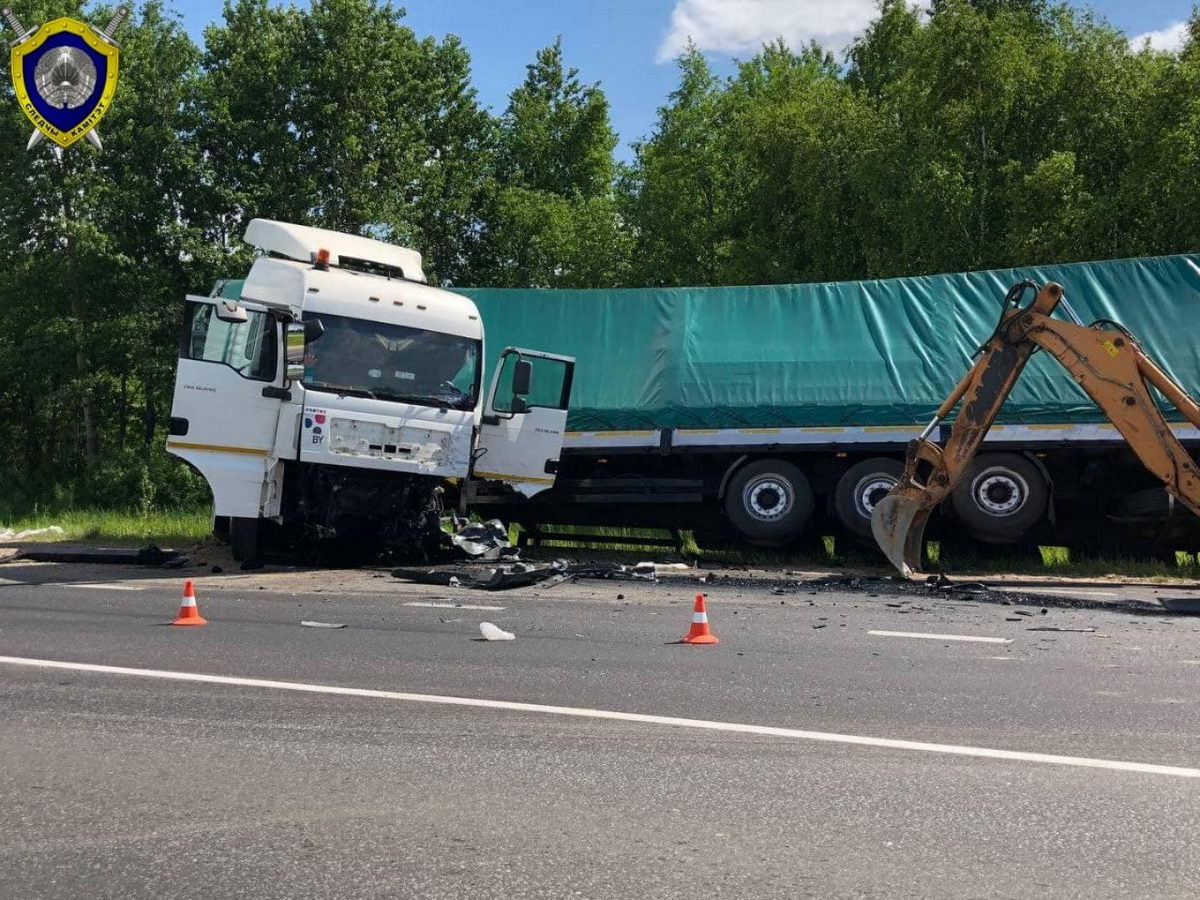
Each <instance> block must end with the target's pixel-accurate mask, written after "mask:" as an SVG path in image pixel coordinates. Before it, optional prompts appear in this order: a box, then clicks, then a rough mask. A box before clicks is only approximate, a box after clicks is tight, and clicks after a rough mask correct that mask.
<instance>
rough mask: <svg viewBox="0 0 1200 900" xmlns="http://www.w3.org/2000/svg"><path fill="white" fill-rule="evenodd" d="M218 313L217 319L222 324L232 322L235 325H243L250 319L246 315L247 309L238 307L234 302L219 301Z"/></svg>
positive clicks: (217, 304) (217, 305)
mask: <svg viewBox="0 0 1200 900" xmlns="http://www.w3.org/2000/svg"><path fill="white" fill-rule="evenodd" d="M216 312H217V318H218V319H220V320H221V321H222V322H231V323H233V324H234V325H241V324H243V323H245V322H246V321H247V320H248V319H249V316H247V315H246V307H244V306H238V305H237V304H236V303H234V302H233V301H232V300H218V301H217V303H216Z"/></svg>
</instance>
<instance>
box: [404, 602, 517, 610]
mask: <svg viewBox="0 0 1200 900" xmlns="http://www.w3.org/2000/svg"><path fill="white" fill-rule="evenodd" d="M404 605H405V606H424V607H428V608H429V609H484V610H487V611H488V612H499V611H500V610H502V609H504V607H503V606H471V605H470V604H467V603H428V602H424V603H423V602H421V601H419V600H412V601H410V602H408V603H405V604H404Z"/></svg>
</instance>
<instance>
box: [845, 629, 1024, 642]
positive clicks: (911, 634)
mask: <svg viewBox="0 0 1200 900" xmlns="http://www.w3.org/2000/svg"><path fill="white" fill-rule="evenodd" d="M867 634H873V635H875V636H876V637H898V638H923V639H925V640H928V641H971V642H973V643H977V644H1011V643H1012V641H1011V640H1010V639H1009V638H998V637H976V636H975V635H971V634H933V633H931V632H927V631H868V632H867Z"/></svg>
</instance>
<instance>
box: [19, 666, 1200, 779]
mask: <svg viewBox="0 0 1200 900" xmlns="http://www.w3.org/2000/svg"><path fill="white" fill-rule="evenodd" d="M0 665H11V666H23V667H27V668H34V669H57V670H64V669H65V670H69V671H72V672H94V673H96V674H100V675H128V676H134V677H137V678H157V679H161V680H164V681H184V682H193V683H199V684H222V685H234V686H236V687H253V688H265V689H268V690H275V691H295V692H299V693H307V694H334V695H338V696H343V697H368V698H372V699H376V700H400V701H404V702H408V703H428V704H435V705H439V706H464V707H473V708H476V709H498V710H507V711H509V712H524V713H542V714H545V715H551V716H569V717H573V718H580V719H605V720H608V721H616V722H633V723H637V724H642V725H666V726H670V727H675V728H693V729H698V730H704V731H723V732H732V733H736V734H753V735H759V736H762V737H777V738H786V739H791V740H799V741H817V742H821V743H826V744H849V745H853V746H858V747H883V748H887V749H891V750H912V751H919V752H924V753H943V754H948V755H953V756H974V757H984V758H987V759H1002V760H1007V761H1010V762H1031V763H1041V764H1046V765H1056V766H1077V767H1080V768H1087V769H1108V770H1111V771H1115V772H1137V773H1141V774H1148V775H1168V776H1173V777H1176V778H1200V769H1195V768H1188V767H1185V766H1164V765H1159V764H1157V763H1140V762H1127V761H1125V760H1119V759H1090V758H1088V757H1084V756H1059V755H1057V754H1053V753H1032V752H1026V751H1023V750H996V749H992V748H989V747H966V746H959V745H955V744H932V743H927V742H925V741H909V740H899V739H896V738H880V737H867V736H864V735H856V734H834V733H832V732H826V731H803V730H801V729H798V728H776V727H773V726H769V725H747V724H742V723H737V722H714V721H709V720H706V719H684V718H678V717H676V716H655V715H647V714H644V713H627V712H617V711H615V710H607V709H586V708H582V707H575V706H546V705H543V704H540V703H516V702H513V701H509V700H480V699H476V698H473V697H445V696H439V695H437V694H409V693H403V692H401V691H383V690H374V689H370V688H352V687H337V686H334V685H327V684H308V683H304V682H297V681H268V680H265V679H261V678H239V677H234V676H229V675H205V674H201V673H198V672H171V671H167V670H163V669H132V668H126V667H124V666H102V665H95V664H92V663H74V662H61V661H58V660H49V659H28V658H26V657H22V656H0Z"/></svg>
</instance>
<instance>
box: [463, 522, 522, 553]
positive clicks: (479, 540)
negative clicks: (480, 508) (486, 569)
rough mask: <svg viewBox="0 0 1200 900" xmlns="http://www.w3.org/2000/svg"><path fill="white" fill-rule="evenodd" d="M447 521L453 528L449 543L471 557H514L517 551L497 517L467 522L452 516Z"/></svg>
mask: <svg viewBox="0 0 1200 900" xmlns="http://www.w3.org/2000/svg"><path fill="white" fill-rule="evenodd" d="M448 522H449V524H450V525H451V527H453V528H454V531H453V532H451V533H450V535H449V538H450V543H451V544H453V545H454V546H455V547H456V548H457V549H459V550H461V551H462V552H463V553H464V554H465V555H467V556H468V557H470V558H472V559H478V560H493V559H501V558H503V557H514V558H515V557H516V556H517V554H518V552H519V550H518V548H516V547H514V546H513V545H512V543H511V542H510V541H509V539H508V528H507V527H506V526H505V524H504V523H503V522H501V521H500V520H499V519H491V520H490V521H487V522H469V521H466V520H465V519H461V518H459V517H458V516H453V517H451V518H450V519H449V520H448Z"/></svg>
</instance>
